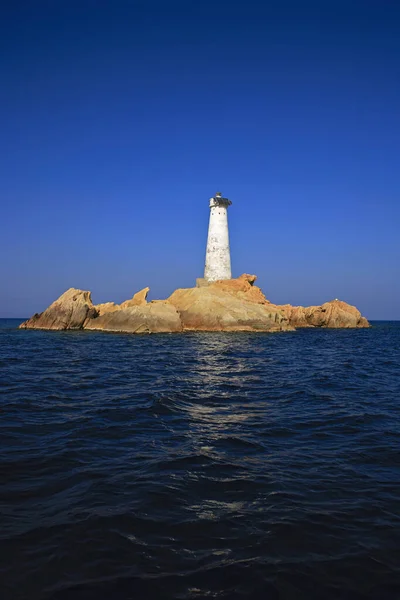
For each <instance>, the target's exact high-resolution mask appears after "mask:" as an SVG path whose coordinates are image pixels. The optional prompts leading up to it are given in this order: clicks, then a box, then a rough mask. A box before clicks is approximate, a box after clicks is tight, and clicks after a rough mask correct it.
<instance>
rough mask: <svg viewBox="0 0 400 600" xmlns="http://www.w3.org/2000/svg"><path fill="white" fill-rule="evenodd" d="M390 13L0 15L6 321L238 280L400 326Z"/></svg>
mask: <svg viewBox="0 0 400 600" xmlns="http://www.w3.org/2000/svg"><path fill="white" fill-rule="evenodd" d="M399 23H400V4H399V3H398V2H395V1H392V2H390V1H385V2H382V1H381V0H376V1H369V0H360V1H355V0H353V1H349V0H346V1H342V0H335V1H333V0H332V1H326V2H322V1H321V0H318V1H315V2H309V1H307V0H304V1H302V2H300V1H298V0H292V1H286V2H285V1H284V0H283V1H280V2H278V1H274V2H267V1H263V2H253V1H252V0H246V1H241V2H236V1H235V0H233V1H229V2H228V1H226V2H225V1H224V2H221V1H218V0H214V1H209V0H202V1H201V2H200V1H199V2H190V1H188V0H185V1H182V2H176V1H175V0H171V1H167V0H164V1H161V0H159V1H156V0H154V1H152V0H145V1H136V2H135V1H133V0H131V1H130V2H128V1H123V0H116V1H115V2H111V0H109V1H107V2H106V1H95V0H79V1H77V0H70V1H69V2H67V1H62V0H60V1H57V2H55V1H54V0H51V1H50V0H48V1H42V0H38V1H36V2H32V1H31V0H29V1H22V0H21V1H17V0H16V1H15V2H5V3H3V4H2V8H1V14H0V73H1V94H0V131H1V136H0V153H1V160H0V194H1V212H0V252H1V263H0V316H3V317H5V316H17V317H27V316H30V315H31V314H32V313H34V312H36V311H41V310H43V309H44V308H45V307H46V306H47V305H48V304H49V303H50V302H51V301H53V300H54V299H55V298H56V297H57V296H58V295H59V294H61V293H62V292H63V291H64V290H66V289H67V288H68V287H71V286H74V287H78V288H82V289H90V290H91V291H92V295H93V300H94V301H95V302H103V301H107V300H114V301H117V302H118V301H122V300H124V299H126V298H128V297H131V296H132V294H133V293H134V292H136V291H137V290H139V289H140V288H142V287H144V286H147V285H149V286H150V288H151V298H157V297H165V296H167V295H169V294H170V293H171V292H172V291H173V289H175V288H176V287H189V286H192V285H194V281H195V278H196V277H198V276H201V275H202V272H203V265H204V255H205V244H206V236H207V225H208V199H209V197H210V196H212V195H213V194H214V193H215V192H216V191H217V190H221V191H222V192H223V194H224V195H226V196H228V197H229V198H230V199H232V201H233V205H232V207H231V208H230V209H229V218H230V235H231V249H232V267H233V275H234V276H237V275H240V274H241V273H243V272H249V273H255V274H257V275H258V277H259V284H260V285H261V287H262V288H263V290H264V292H265V293H266V295H267V297H268V298H269V299H270V300H272V301H273V302H277V303H286V302H290V303H292V304H319V303H322V302H324V301H326V300H330V299H332V298H336V297H338V298H341V299H343V300H347V301H348V302H350V303H352V304H355V305H357V306H358V307H359V308H360V310H362V312H363V313H364V314H365V315H366V316H367V317H369V318H371V319H400V235H399V225H400V202H399V192H400V179H399V175H400V173H399V157H400V36H399Z"/></svg>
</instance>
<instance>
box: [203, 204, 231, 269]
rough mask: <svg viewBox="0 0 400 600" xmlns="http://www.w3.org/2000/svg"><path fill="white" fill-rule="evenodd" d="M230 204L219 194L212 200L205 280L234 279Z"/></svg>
mask: <svg viewBox="0 0 400 600" xmlns="http://www.w3.org/2000/svg"><path fill="white" fill-rule="evenodd" d="M230 204H231V202H230V200H227V198H222V197H220V195H219V194H216V196H215V198H211V199H210V222H209V225H208V239H207V250H206V266H205V270H204V279H206V280H207V281H217V280H218V279H231V278H232V272H231V251H230V247H229V232H228V206H229V205H230Z"/></svg>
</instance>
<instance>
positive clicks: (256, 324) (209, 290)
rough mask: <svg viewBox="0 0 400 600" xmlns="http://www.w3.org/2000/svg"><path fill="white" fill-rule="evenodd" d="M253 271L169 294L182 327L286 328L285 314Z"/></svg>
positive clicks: (287, 324)
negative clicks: (266, 292) (261, 285)
mask: <svg viewBox="0 0 400 600" xmlns="http://www.w3.org/2000/svg"><path fill="white" fill-rule="evenodd" d="M255 280H256V276H255V275H242V276H241V277H239V278H238V279H228V280H221V281H215V282H212V283H210V284H209V285H203V284H200V287H195V288H188V289H179V290H176V291H175V292H174V293H173V294H172V295H171V296H170V297H169V298H168V302H169V303H170V304H172V305H173V306H174V307H175V308H176V310H177V311H178V312H179V314H180V316H181V320H182V326H183V329H184V330H185V331H287V330H292V329H293V327H292V326H291V325H290V324H289V320H288V318H287V316H286V315H285V314H284V313H283V312H282V311H281V310H280V308H279V307H277V306H274V305H272V304H270V303H269V302H268V300H267V299H266V298H265V296H264V294H263V293H262V291H261V290H260V289H259V288H258V287H253V283H254V281H255Z"/></svg>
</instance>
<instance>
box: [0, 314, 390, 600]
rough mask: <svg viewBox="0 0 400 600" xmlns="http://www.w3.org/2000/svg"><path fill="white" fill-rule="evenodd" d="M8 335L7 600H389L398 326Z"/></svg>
mask: <svg viewBox="0 0 400 600" xmlns="http://www.w3.org/2000/svg"><path fill="white" fill-rule="evenodd" d="M15 325H16V323H15V322H14V323H13V322H11V321H8V322H7V321H2V322H0V417H1V418H0V453H1V457H0V458H1V462H0V476H1V487H0V510H1V527H0V543H1V546H2V556H3V558H2V561H1V563H0V576H1V582H2V593H1V598H4V599H5V600H7V599H8V598H10V600H11V599H16V600H19V599H21V600H22V599H25V598H29V599H30V600H46V599H47V600H50V599H52V600H70V599H74V600H75V599H76V598H77V599H85V600H87V599H96V600H99V599H100V600H101V599H102V598H104V599H105V598H107V599H108V598H110V597H111V598H113V599H114V598H115V599H117V600H122V599H124V600H125V599H128V598H174V599H175V598H176V599H178V598H179V599H182V600H183V599H200V598H218V599H222V598H228V599H231V598H232V599H239V598H242V599H243V598H254V599H256V598H260V599H261V598H267V597H268V598H272V599H274V598H276V599H278V598H279V599H282V598H288V599H294V598H296V599H300V598H307V599H313V598H314V599H320V598H324V599H325V598H327V599H332V600H333V599H335V600H336V599H338V598H345V599H349V600H350V599H351V600H353V599H374V598H398V597H399V592H400V550H399V549H400V514H399V506H400V454H399V433H400V426H399V421H400V416H399V398H400V325H399V324H398V323H377V324H376V325H375V327H374V328H372V329H370V330H359V331H341V330H339V331H329V330H316V331H313V330H304V331H297V332H294V333H286V334H284V335H283V334H282V335H279V334H275V335H268V334H259V335H254V334H245V333H244V334H223V333H215V334H182V335H158V336H129V335H114V334H108V335H105V334H101V333H96V332H40V331H38V332H33V331H19V330H16V329H15Z"/></svg>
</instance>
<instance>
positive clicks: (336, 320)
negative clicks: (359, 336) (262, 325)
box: [281, 300, 370, 328]
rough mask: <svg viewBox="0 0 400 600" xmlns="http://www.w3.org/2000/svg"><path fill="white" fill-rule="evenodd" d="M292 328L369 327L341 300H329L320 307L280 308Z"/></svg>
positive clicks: (361, 317) (356, 312)
mask: <svg viewBox="0 0 400 600" xmlns="http://www.w3.org/2000/svg"><path fill="white" fill-rule="evenodd" d="M281 309H282V310H283V312H284V313H285V314H286V316H287V317H288V319H289V322H290V323H291V324H292V325H293V326H294V327H330V328H355V327H369V326H370V325H369V323H368V321H367V319H366V318H365V317H363V316H362V315H361V313H360V311H359V310H358V309H357V308H356V307H355V306H351V304H347V303H346V302H342V301H341V300H331V301H330V302H325V304H322V305H321V306H308V307H306V308H304V307H303V306H290V304H287V305H284V306H281Z"/></svg>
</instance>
